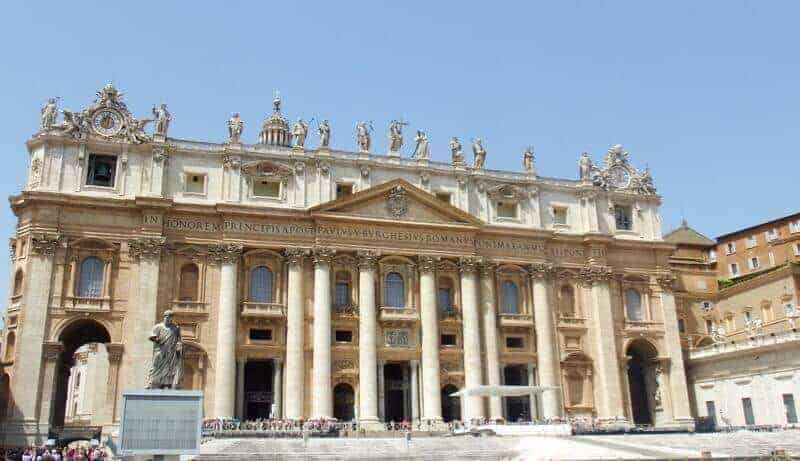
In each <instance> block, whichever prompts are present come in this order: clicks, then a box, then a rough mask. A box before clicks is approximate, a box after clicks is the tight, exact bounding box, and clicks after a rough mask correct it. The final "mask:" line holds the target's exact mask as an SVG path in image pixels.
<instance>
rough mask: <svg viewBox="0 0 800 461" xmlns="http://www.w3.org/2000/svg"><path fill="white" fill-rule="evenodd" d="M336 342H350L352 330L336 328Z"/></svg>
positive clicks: (351, 340)
mask: <svg viewBox="0 0 800 461" xmlns="http://www.w3.org/2000/svg"><path fill="white" fill-rule="evenodd" d="M335 336H336V342H337V343H352V342H353V332H352V331H350V330H336V335H335Z"/></svg>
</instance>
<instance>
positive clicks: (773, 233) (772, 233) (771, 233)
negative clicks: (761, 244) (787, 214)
mask: <svg viewBox="0 0 800 461" xmlns="http://www.w3.org/2000/svg"><path fill="white" fill-rule="evenodd" d="M764 235H766V237H767V242H771V241H773V240H775V239H777V238H778V229H770V230H768V231H767V232H765V233H764Z"/></svg>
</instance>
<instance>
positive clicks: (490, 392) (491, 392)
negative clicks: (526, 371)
mask: <svg viewBox="0 0 800 461" xmlns="http://www.w3.org/2000/svg"><path fill="white" fill-rule="evenodd" d="M556 389H558V388H557V387H546V386H475V387H470V388H464V389H461V390H460V391H458V392H453V393H452V394H450V397H461V396H476V397H496V396H500V397H517V396H522V395H530V394H541V393H542V392H544V391H552V390H556Z"/></svg>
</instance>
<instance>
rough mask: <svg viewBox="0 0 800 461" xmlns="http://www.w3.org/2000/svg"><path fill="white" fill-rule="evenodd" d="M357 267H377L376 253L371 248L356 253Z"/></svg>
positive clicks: (366, 268) (372, 268)
mask: <svg viewBox="0 0 800 461" xmlns="http://www.w3.org/2000/svg"><path fill="white" fill-rule="evenodd" d="M356 257H357V258H358V268H359V269H361V270H373V271H374V270H375V269H376V268H377V267H378V253H376V252H374V251H372V250H361V251H359V252H357V253H356Z"/></svg>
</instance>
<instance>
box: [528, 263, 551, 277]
mask: <svg viewBox="0 0 800 461" xmlns="http://www.w3.org/2000/svg"><path fill="white" fill-rule="evenodd" d="M553 274H555V268H554V267H553V265H552V264H550V263H534V264H531V265H529V266H528V275H530V277H531V278H532V279H535V280H545V279H549V278H550V277H552V276H553Z"/></svg>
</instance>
